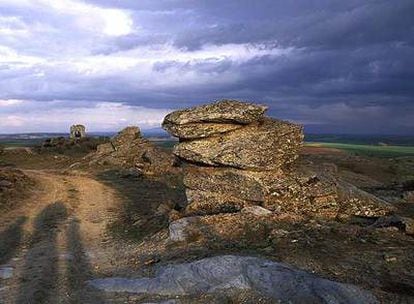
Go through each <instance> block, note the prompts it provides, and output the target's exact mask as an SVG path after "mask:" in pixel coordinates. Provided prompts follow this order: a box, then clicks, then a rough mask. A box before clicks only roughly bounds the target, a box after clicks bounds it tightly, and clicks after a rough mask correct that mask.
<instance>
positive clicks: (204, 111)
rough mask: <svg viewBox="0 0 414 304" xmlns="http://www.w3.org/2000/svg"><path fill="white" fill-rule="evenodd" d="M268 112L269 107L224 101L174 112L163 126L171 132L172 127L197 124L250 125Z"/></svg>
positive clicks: (165, 120)
mask: <svg viewBox="0 0 414 304" xmlns="http://www.w3.org/2000/svg"><path fill="white" fill-rule="evenodd" d="M266 110H267V107H266V106H263V105H257V104H252V103H247V102H240V101H237V100H228V99H223V100H220V101H217V102H213V103H209V104H206V105H202V106H197V107H193V108H188V109H185V110H179V111H175V112H172V113H170V114H168V115H167V116H166V117H165V118H164V121H163V123H162V126H163V128H164V129H166V130H167V131H168V132H169V131H170V126H171V125H185V124H190V123H195V122H196V123H198V122H203V123H204V122H213V123H237V124H249V123H251V122H254V121H257V120H260V119H261V118H262V117H263V114H264V113H265V111H266Z"/></svg>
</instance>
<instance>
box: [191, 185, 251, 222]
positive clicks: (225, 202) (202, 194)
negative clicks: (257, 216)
mask: <svg viewBox="0 0 414 304" xmlns="http://www.w3.org/2000/svg"><path fill="white" fill-rule="evenodd" d="M185 193H186V196H187V202H188V205H187V207H186V208H185V214H186V215H187V216H192V215H209V214H219V213H233V212H238V211H240V210H241V209H243V208H244V207H245V206H249V205H250V203H249V202H247V201H245V200H243V199H239V198H236V197H232V196H230V195H225V194H220V193H215V192H211V191H201V190H192V189H186V190H185Z"/></svg>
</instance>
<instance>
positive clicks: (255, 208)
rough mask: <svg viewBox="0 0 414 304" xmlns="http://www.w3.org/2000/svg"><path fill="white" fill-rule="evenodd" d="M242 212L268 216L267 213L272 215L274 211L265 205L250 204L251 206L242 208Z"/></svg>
mask: <svg viewBox="0 0 414 304" xmlns="http://www.w3.org/2000/svg"><path fill="white" fill-rule="evenodd" d="M241 212H242V213H245V214H253V215H256V216H266V215H271V214H272V211H269V210H267V209H265V208H263V207H260V206H249V207H244V208H243V209H242V210H241Z"/></svg>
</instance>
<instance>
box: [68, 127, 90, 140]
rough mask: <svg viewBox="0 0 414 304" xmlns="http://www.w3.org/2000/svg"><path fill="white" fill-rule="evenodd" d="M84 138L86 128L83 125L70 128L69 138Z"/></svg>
mask: <svg viewBox="0 0 414 304" xmlns="http://www.w3.org/2000/svg"><path fill="white" fill-rule="evenodd" d="M85 137H86V128H85V126H84V125H73V126H71V127H70V138H71V139H80V138H85Z"/></svg>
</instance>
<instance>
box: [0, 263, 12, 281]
mask: <svg viewBox="0 0 414 304" xmlns="http://www.w3.org/2000/svg"><path fill="white" fill-rule="evenodd" d="M13 271H14V269H13V267H9V266H3V267H0V279H2V280H7V279H11V278H12V277H13Z"/></svg>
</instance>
